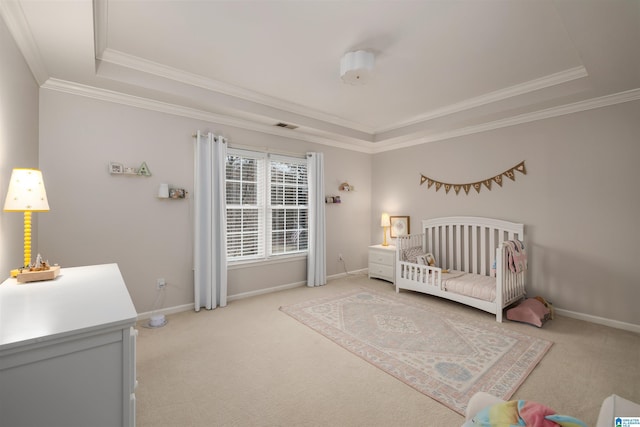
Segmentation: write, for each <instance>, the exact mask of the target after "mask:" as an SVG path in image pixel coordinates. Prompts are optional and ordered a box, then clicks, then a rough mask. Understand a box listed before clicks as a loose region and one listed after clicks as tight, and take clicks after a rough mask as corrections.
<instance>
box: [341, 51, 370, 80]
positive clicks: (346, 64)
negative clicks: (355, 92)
mask: <svg viewBox="0 0 640 427" xmlns="http://www.w3.org/2000/svg"><path fill="white" fill-rule="evenodd" d="M374 62H375V58H374V55H373V53H371V52H368V51H366V50H358V51H355V52H347V53H346V54H345V55H344V56H343V57H342V60H340V77H341V78H342V81H343V82H345V83H347V84H350V85H362V84H365V83H366V82H367V81H368V80H369V78H370V77H371V75H372V74H373V64H374Z"/></svg>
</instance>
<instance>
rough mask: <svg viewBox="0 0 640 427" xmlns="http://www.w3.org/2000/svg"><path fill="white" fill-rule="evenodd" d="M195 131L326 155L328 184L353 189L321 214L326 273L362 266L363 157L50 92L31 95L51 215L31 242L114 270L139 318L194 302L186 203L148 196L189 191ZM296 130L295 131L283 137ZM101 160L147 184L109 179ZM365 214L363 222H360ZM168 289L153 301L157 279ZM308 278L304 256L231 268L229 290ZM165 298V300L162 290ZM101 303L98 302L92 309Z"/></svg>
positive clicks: (57, 255)
mask: <svg viewBox="0 0 640 427" xmlns="http://www.w3.org/2000/svg"><path fill="white" fill-rule="evenodd" d="M196 130H201V131H203V132H204V131H213V132H215V133H219V134H223V135H225V136H226V137H227V138H228V139H229V142H230V145H231V146H232V147H233V146H234V145H238V144H239V145H242V146H252V147H256V149H259V150H264V149H265V147H269V149H270V150H272V151H274V152H278V151H282V152H285V153H300V154H303V153H305V152H307V151H319V152H323V153H324V155H325V186H326V190H327V193H328V194H332V193H333V194H337V192H338V190H337V189H338V185H339V183H340V182H342V181H345V180H348V181H349V182H350V183H352V184H353V185H354V186H355V187H356V190H357V191H355V192H353V193H350V194H343V195H342V196H343V197H342V200H343V202H342V203H341V204H340V205H339V206H329V207H328V208H327V215H326V217H327V274H328V275H336V274H340V273H343V272H344V269H343V265H342V264H341V263H339V262H338V253H342V254H344V256H345V260H346V262H347V267H348V268H349V270H356V269H362V268H366V264H367V261H366V256H367V245H368V244H369V239H370V236H369V229H370V224H369V222H368V218H369V217H370V215H369V212H370V206H371V156H370V155H369V154H362V153H357V152H353V151H347V150H342V149H338V148H332V147H326V146H322V145H317V144H312V143H308V142H305V141H301V140H295V139H291V138H284V137H280V136H273V135H269V134H264V133H259V132H254V131H248V130H243V129H238V128H233V127H229V126H222V125H217V124H215V123H207V122H204V121H201V120H195V119H190V118H186V117H181V116H173V115H168V114H164V113H159V112H155V111H150V110H144V109H138V108H134V107H129V106H126V105H120V104H115V103H109V102H105V101H99V100H95V99H90V98H87V97H82V96H77V95H71V94H67V93H61V92H57V91H52V90H48V89H41V91H40V160H41V161H40V166H41V168H42V170H43V173H44V174H45V177H46V179H47V192H48V197H49V201H50V204H51V209H52V210H51V212H49V213H48V214H47V215H46V216H44V215H42V216H40V217H39V224H40V230H41V233H40V235H39V245H40V247H41V250H42V252H43V255H46V256H47V257H48V258H49V260H50V261H52V262H53V261H55V262H58V263H60V264H61V265H62V266H66V267H71V266H79V265H89V264H101V263H112V262H115V263H118V264H119V266H120V269H121V271H122V274H123V277H124V279H125V282H126V284H127V286H128V288H129V292H130V294H131V296H132V299H133V301H134V304H135V306H136V309H137V310H138V312H139V313H142V312H148V311H151V310H152V309H155V308H158V307H159V306H161V307H163V308H167V307H175V306H181V305H186V304H192V303H193V279H192V241H193V236H192V228H193V225H192V207H193V206H192V200H191V199H187V200H166V199H158V198H157V197H156V195H157V191H158V186H159V184H160V183H169V184H170V185H172V186H177V187H183V188H186V189H187V191H189V192H191V193H192V191H193V138H192V137H191V135H192V134H194V133H195V131H196ZM292 135H295V131H292ZM110 161H115V162H119V163H123V164H124V165H125V166H132V167H138V166H139V165H140V164H141V163H142V162H143V161H144V162H146V163H147V165H148V167H149V169H150V170H151V173H152V176H151V177H131V176H112V175H110V174H109V173H108V171H107V165H108V164H109V162H110ZM363 219H364V220H363ZM160 277H163V278H165V279H166V281H167V284H168V287H167V289H166V293H165V294H164V295H163V296H162V297H161V298H160V299H159V300H158V301H157V302H156V303H155V305H154V302H155V301H156V296H157V291H156V279H157V278H160ZM305 282H306V258H304V257H303V258H302V259H300V258H298V259H294V260H291V261H288V262H284V263H275V264H268V265H243V266H239V267H238V266H234V267H231V268H230V271H229V290H228V292H229V295H230V296H237V295H251V294H253V293H256V292H260V291H262V290H264V289H268V288H274V287H278V286H286V285H292V284H303V283H305ZM161 295H162V294H161ZM97 303H98V302H97Z"/></svg>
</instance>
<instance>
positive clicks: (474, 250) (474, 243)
mask: <svg viewBox="0 0 640 427" xmlns="http://www.w3.org/2000/svg"><path fill="white" fill-rule="evenodd" d="M470 228H471V233H472V235H471V256H472V259H471V260H472V261H473V263H472V265H473V268H472V269H471V272H472V273H475V274H478V231H479V229H480V227H478V226H471V227H470Z"/></svg>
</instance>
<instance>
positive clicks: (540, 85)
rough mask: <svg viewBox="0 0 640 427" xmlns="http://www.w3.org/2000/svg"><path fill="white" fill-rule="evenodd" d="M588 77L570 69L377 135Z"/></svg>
mask: <svg viewBox="0 0 640 427" xmlns="http://www.w3.org/2000/svg"><path fill="white" fill-rule="evenodd" d="M588 76H589V73H587V70H586V68H584V67H583V66H579V67H574V68H569V69H567V70H563V71H560V72H558V73H554V74H550V75H548V76H544V77H540V78H538V79H534V80H530V81H528V82H525V83H522V84H518V85H515V86H510V87H507V88H504V89H500V90H496V91H494V92H489V93H487V94H484V95H480V96H477V97H475V98H469V99H466V100H464V101H462V102H458V103H455V104H451V105H447V106H445V107H442V108H438V109H435V110H432V111H430V112H427V113H425V114H422V115H420V116H418V117H415V118H413V119H410V120H406V121H403V122H399V123H396V124H395V125H393V126H389V127H385V128H379V129H376V130H375V133H376V134H378V133H383V132H389V131H393V130H398V129H401V128H403V127H406V126H411V125H415V124H418V123H423V122H426V121H429V120H433V119H436V118H438V117H443V116H448V115H450V114H454V113H459V112H461V111H465V110H470V109H472V108H476V107H481V106H483V105H487V104H492V103H494V102H499V101H504V100H505V99H509V98H513V97H515V96H519V95H525V94H527V93H530V92H534V91H537V90H540V89H545V88H548V87H551V86H556V85H559V84H562V83H567V82H570V81H572V80H576V79H581V78H583V77H588Z"/></svg>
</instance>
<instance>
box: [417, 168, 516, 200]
mask: <svg viewBox="0 0 640 427" xmlns="http://www.w3.org/2000/svg"><path fill="white" fill-rule="evenodd" d="M516 172H520V173H521V174H523V175H526V174H527V169H526V168H525V166H524V160H523V161H521V162H520V163H518V164H517V165H515V166H514V167H512V168H509V169H507V170H506V171H504V172H502V173H500V174H498V175H495V176H492V177H490V178H486V179H483V180H482V181H477V182H470V183H467V184H451V183H448V182H442V181H437V180H435V179H432V178H429V177H428V176H425V175H422V174H420V185H422V184H424V183H425V182H426V183H427V189H429V188H431V187H434V188H435V189H436V191H438V190H440V188H442V187H444V191H445V193H447V194H449V191H451V189H452V188H453V191H455V193H456V195H457V194H458V193H459V192H460V190H464V192H465V194H469V191H470V190H471V189H472V188H473V189H474V190H476V192H477V193H480V190H482V187H483V186H484V187H486V188H487V189H488V190H489V191H491V185H492V184H493V183H496V184H498V185H499V186H500V187H502V177H503V176H506V177H507V178H509V179H510V180H511V181H515V180H516V174H515V173H516Z"/></svg>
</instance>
